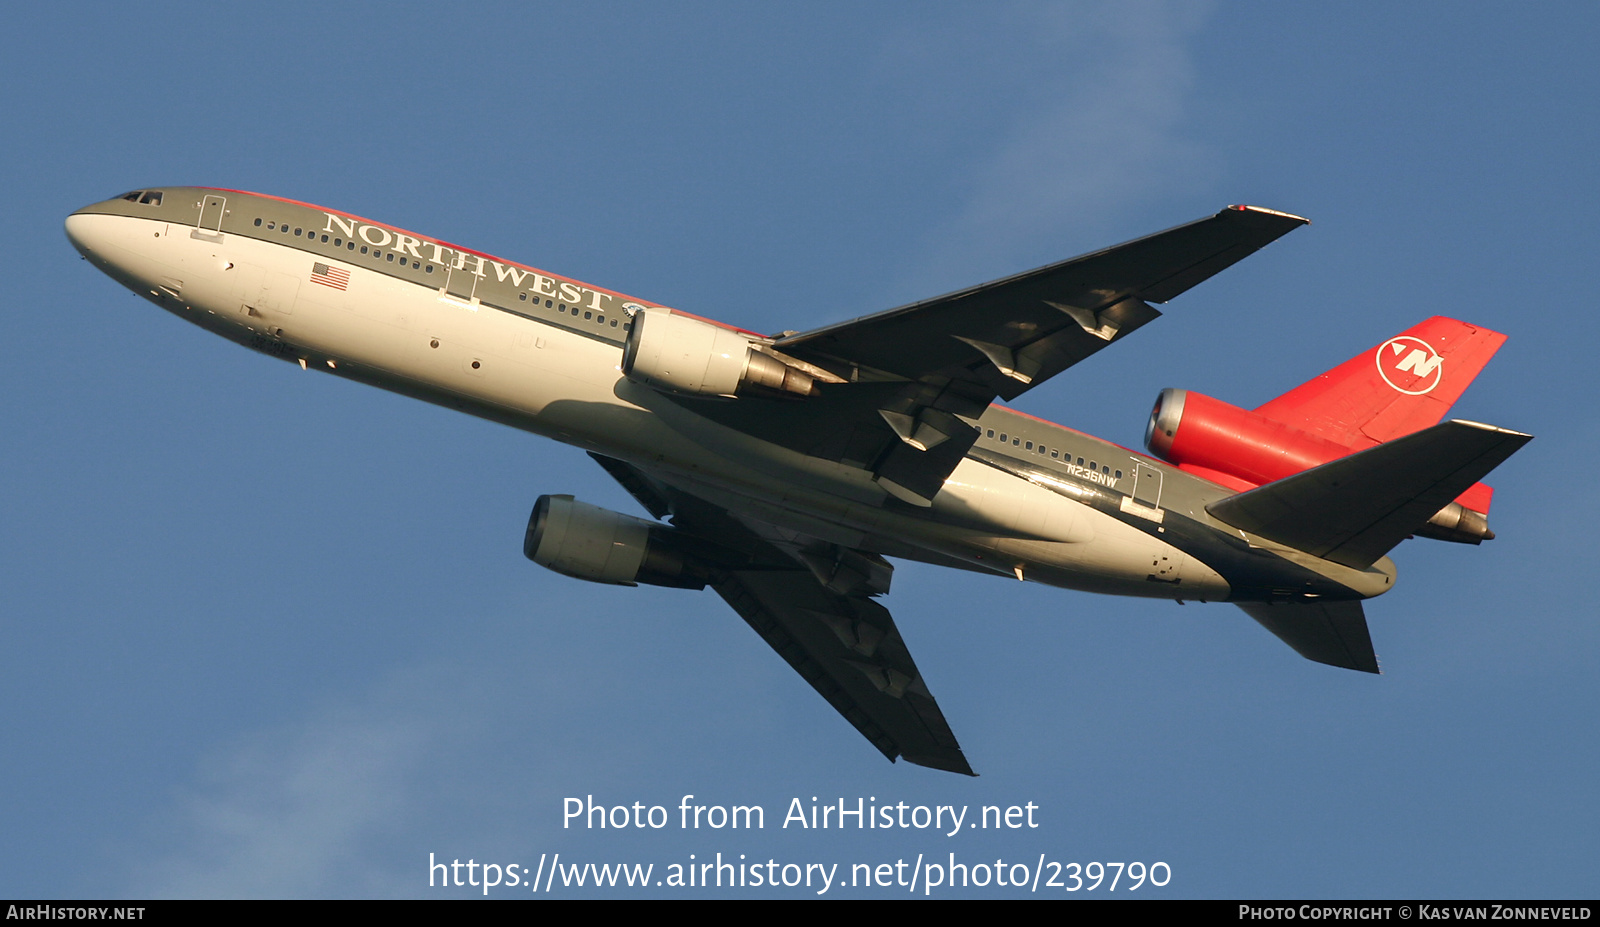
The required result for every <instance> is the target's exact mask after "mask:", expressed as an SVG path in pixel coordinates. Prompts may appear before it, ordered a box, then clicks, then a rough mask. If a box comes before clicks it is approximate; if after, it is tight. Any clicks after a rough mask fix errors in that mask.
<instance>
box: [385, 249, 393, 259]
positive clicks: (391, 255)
mask: <svg viewBox="0 0 1600 927" xmlns="http://www.w3.org/2000/svg"><path fill="white" fill-rule="evenodd" d="M383 259H384V260H385V261H393V260H394V252H393V251H390V252H389V253H388V254H385V255H384V256H383Z"/></svg>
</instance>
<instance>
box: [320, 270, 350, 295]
mask: <svg viewBox="0 0 1600 927" xmlns="http://www.w3.org/2000/svg"><path fill="white" fill-rule="evenodd" d="M311 282H312V283H320V284H322V285H323V286H331V287H333V288H334V289H336V290H342V289H344V288H345V287H347V286H349V285H350V271H348V270H345V269H344V268H342V267H330V266H328V265H327V264H312V265H311Z"/></svg>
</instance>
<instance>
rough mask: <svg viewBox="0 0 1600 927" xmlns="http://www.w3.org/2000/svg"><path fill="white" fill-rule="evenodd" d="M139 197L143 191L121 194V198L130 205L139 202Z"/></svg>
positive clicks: (142, 194)
mask: <svg viewBox="0 0 1600 927" xmlns="http://www.w3.org/2000/svg"><path fill="white" fill-rule="evenodd" d="M141 196H144V191H143V190H135V191H133V192H132V193H124V194H122V198H123V199H125V200H127V201H128V202H130V203H137V202H139V197H141Z"/></svg>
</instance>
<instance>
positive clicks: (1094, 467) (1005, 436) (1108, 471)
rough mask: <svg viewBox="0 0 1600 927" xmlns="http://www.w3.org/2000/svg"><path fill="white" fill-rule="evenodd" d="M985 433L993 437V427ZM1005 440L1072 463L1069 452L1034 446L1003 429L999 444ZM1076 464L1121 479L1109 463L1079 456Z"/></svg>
mask: <svg viewBox="0 0 1600 927" xmlns="http://www.w3.org/2000/svg"><path fill="white" fill-rule="evenodd" d="M986 435H987V436H988V437H990V438H992V437H994V429H993V428H990V429H988V431H987V432H986ZM1007 441H1009V442H1010V443H1011V446H1012V447H1020V448H1023V449H1025V450H1029V451H1037V452H1038V453H1040V454H1046V453H1048V454H1049V455H1050V457H1051V459H1053V460H1065V461H1066V462H1067V463H1072V455H1071V454H1067V455H1066V456H1065V457H1063V456H1062V454H1061V450H1060V449H1059V448H1054V447H1045V446H1044V445H1043V444H1040V445H1038V446H1037V447H1035V446H1034V443H1033V442H1032V441H1023V440H1022V439H1021V438H1017V437H1012V436H1011V435H1008V434H1006V433H1005V432H1003V431H1002V432H1000V443H1001V444H1005V443H1006V442H1007ZM1078 466H1080V467H1085V466H1086V467H1088V468H1089V469H1090V470H1098V471H1100V472H1101V473H1106V474H1115V478H1116V479H1119V480H1120V479H1122V471H1121V470H1115V471H1114V470H1112V469H1111V467H1110V466H1109V465H1106V466H1101V465H1100V464H1098V463H1096V462H1095V461H1093V460H1091V461H1089V462H1088V463H1087V464H1085V463H1084V462H1083V458H1082V457H1079V458H1078Z"/></svg>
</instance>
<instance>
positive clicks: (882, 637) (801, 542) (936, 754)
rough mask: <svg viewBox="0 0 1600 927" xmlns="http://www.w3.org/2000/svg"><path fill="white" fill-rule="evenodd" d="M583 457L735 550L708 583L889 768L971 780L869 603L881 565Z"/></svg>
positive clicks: (884, 568) (696, 531)
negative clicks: (902, 765)
mask: <svg viewBox="0 0 1600 927" xmlns="http://www.w3.org/2000/svg"><path fill="white" fill-rule="evenodd" d="M590 456H591V457H594V459H595V460H596V461H597V462H599V464H600V465H601V466H602V467H604V468H605V469H606V472H608V473H610V474H611V475H612V476H613V477H614V478H616V479H617V481H618V482H619V483H621V484H622V486H623V488H625V489H627V490H628V491H629V492H630V493H631V494H633V496H634V498H636V499H638V500H639V502H640V504H642V505H643V506H644V507H645V508H646V509H647V510H649V511H650V513H651V514H652V515H655V516H656V517H658V518H660V517H663V516H666V515H670V516H671V519H672V524H673V527H674V528H677V529H678V530H681V531H685V532H688V533H690V534H691V535H693V536H694V537H696V538H699V539H700V540H703V541H706V542H709V543H711V544H714V545H716V546H718V547H723V548H731V549H734V550H737V551H739V556H738V557H737V558H736V563H735V565H734V566H732V567H729V568H722V569H713V570H712V571H711V574H712V579H711V587H712V588H713V589H715V590H716V592H717V594H718V595H720V596H722V598H723V599H724V600H726V601H727V603H728V604H729V605H731V606H733V609H734V611H736V612H738V613H739V617H741V618H743V619H744V620H745V622H746V623H747V624H749V625H750V627H751V628H753V629H755V632H756V633H757V634H759V635H761V639H762V640H764V641H766V642H767V644H768V645H769V646H771V647H772V649H773V650H775V651H777V653H778V655H779V656H780V657H782V658H783V659H784V660H785V661H786V662H787V663H788V664H789V665H790V666H792V667H794V669H795V671H796V672H798V673H799V674H800V676H801V678H803V679H804V680H805V681H806V682H808V683H810V684H811V687H812V688H814V689H816V690H817V692H818V694H820V695H821V696H822V697H823V698H824V699H827V701H828V704H830V705H832V706H833V707H834V710H836V711H838V712H839V714H841V715H843V716H844V719H845V720H846V721H849V722H850V723H851V724H852V725H854V726H855V728H856V730H858V731H860V732H861V734H862V736H864V737H866V738H867V740H868V741H870V742H871V743H872V745H873V746H874V747H876V748H877V749H878V751H879V752H881V753H882V754H883V755H884V756H886V757H888V758H889V760H890V761H891V762H893V761H894V760H895V759H896V758H897V757H901V758H904V759H905V760H906V761H907V762H909V763H915V764H917V765H918V766H929V767H932V768H934V769H943V770H948V771H950V772H957V773H962V774H963V775H968V776H972V775H976V773H974V772H973V771H972V767H971V766H970V765H968V764H967V759H966V757H965V756H964V755H963V754H962V752H961V746H960V744H958V743H957V742H956V738H955V735H954V734H953V733H951V731H950V725H949V724H948V723H947V722H946V721H945V719H944V714H943V713H942V712H941V711H940V710H939V706H938V703H936V702H935V701H934V698H933V694H932V693H931V692H929V691H928V687H927V685H926V684H925V683H924V682H923V680H922V674H921V672H920V671H919V670H918V669H917V665H916V662H915V661H913V660H912V659H911V653H910V652H909V651H908V650H907V649H906V644H905V640H904V639H903V638H902V637H901V635H900V630H899V628H898V627H896V626H895V623H894V619H893V617H891V616H890V614H889V611H888V609H886V608H884V607H883V606H882V605H879V604H878V603H877V602H875V601H873V600H872V598H871V596H872V595H875V594H878V593H879V592H884V591H887V589H888V574H889V572H890V571H891V570H892V569H893V568H892V567H890V566H889V564H888V562H887V561H885V560H884V559H883V558H882V557H879V556H877V555H876V554H871V553H864V552H861V551H855V550H846V549H840V548H836V547H834V546H833V545H828V544H824V543H822V542H820V541H814V540H811V539H805V538H801V539H794V540H785V541H779V542H776V543H775V542H774V541H773V540H769V539H767V538H764V537H762V536H761V535H760V534H758V533H757V532H756V531H754V530H752V529H751V528H750V527H749V526H747V525H746V524H745V523H744V522H742V521H740V520H739V519H738V518H735V517H734V516H733V515H731V514H730V513H728V512H727V511H726V510H724V509H722V508H720V507H718V506H716V505H713V504H711V503H709V502H707V501H705V500H703V499H700V498H697V497H695V496H693V495H690V494H688V493H685V492H682V491H681V490H678V489H676V488H675V487H672V486H670V485H667V484H665V483H663V482H661V481H660V480H657V479H654V478H652V477H651V476H649V475H648V474H646V473H645V472H644V471H642V470H640V469H638V468H637V467H634V466H632V465H630V464H627V463H625V462H623V461H620V460H614V459H612V458H608V457H602V456H600V455H598V454H591V455H590ZM730 562H733V561H730Z"/></svg>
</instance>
